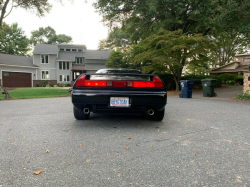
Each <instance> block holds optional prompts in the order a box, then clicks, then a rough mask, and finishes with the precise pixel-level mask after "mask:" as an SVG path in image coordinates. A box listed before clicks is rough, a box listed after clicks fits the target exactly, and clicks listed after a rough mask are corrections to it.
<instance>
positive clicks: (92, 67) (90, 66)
mask: <svg viewBox="0 0 250 187" xmlns="http://www.w3.org/2000/svg"><path fill="white" fill-rule="evenodd" d="M85 67H86V69H87V70H99V69H104V68H106V67H105V64H85Z"/></svg>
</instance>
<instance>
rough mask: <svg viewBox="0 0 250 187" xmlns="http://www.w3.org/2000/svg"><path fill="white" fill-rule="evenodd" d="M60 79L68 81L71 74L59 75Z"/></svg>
mask: <svg viewBox="0 0 250 187" xmlns="http://www.w3.org/2000/svg"><path fill="white" fill-rule="evenodd" d="M59 81H61V82H68V81H69V75H59Z"/></svg>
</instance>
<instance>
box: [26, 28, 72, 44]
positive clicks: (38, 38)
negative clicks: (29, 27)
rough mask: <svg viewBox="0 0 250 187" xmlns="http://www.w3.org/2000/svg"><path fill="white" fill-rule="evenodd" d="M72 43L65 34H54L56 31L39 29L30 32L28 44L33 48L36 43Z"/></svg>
mask: <svg viewBox="0 0 250 187" xmlns="http://www.w3.org/2000/svg"><path fill="white" fill-rule="evenodd" d="M70 42H72V37H71V36H67V35H65V34H58V35H57V34H56V31H55V30H54V29H53V28H52V27H50V26H48V27H45V28H43V27H40V28H39V29H38V30H35V31H32V32H31V37H30V44H32V45H33V46H35V45H36V44H37V43H45V44H63V43H70Z"/></svg>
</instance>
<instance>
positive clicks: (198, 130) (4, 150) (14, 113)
mask: <svg viewBox="0 0 250 187" xmlns="http://www.w3.org/2000/svg"><path fill="white" fill-rule="evenodd" d="M249 111H250V104H249V102H237V101H233V100H220V99H213V98H212V99H208V98H202V97H200V98H198V97H197V98H194V99H181V98H178V97H177V96H171V97H169V98H168V104H167V107H166V114H165V118H164V120H163V121H162V122H154V121H150V120H147V119H145V118H141V117H138V116H120V115H117V116H112V115H108V116H106V115H98V114H92V115H91V119H90V120H88V121H77V120H75V119H74V117H73V113H72V104H71V101H70V98H69V97H66V98H49V99H27V100H10V101H1V102H0V132H1V136H0V143H1V146H0V186H1V187H2V186H53V187H54V186H151V187H152V186H249V184H250V177H249V176H250V136H249V132H250V125H249V124H250V116H249ZM126 148H127V149H126ZM46 151H47V152H46ZM38 170H42V172H41V173H40V174H39V175H35V174H33V172H34V171H38Z"/></svg>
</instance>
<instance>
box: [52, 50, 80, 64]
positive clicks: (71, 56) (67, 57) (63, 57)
mask: <svg viewBox="0 0 250 187" xmlns="http://www.w3.org/2000/svg"><path fill="white" fill-rule="evenodd" d="M75 57H84V53H83V52H72V51H68V52H67V51H60V52H59V54H58V58H57V59H56V60H57V61H73V62H74V61H75V59H76V58H75Z"/></svg>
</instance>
